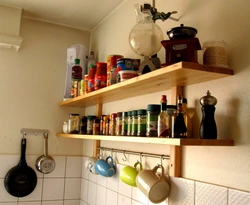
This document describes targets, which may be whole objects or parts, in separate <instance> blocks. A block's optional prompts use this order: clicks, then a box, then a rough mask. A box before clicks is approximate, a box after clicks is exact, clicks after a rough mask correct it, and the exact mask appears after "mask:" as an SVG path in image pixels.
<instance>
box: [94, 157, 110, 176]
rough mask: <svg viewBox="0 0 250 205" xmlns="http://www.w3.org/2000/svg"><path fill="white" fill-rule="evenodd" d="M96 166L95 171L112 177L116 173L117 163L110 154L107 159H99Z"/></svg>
mask: <svg viewBox="0 0 250 205" xmlns="http://www.w3.org/2000/svg"><path fill="white" fill-rule="evenodd" d="M94 167H95V172H96V173H97V174H100V175H102V176H104V177H112V176H113V175H114V174H115V165H114V163H113V158H112V157H111V156H108V157H107V158H106V159H105V160H104V159H99V160H98V161H97V162H96V163H95V165H94Z"/></svg>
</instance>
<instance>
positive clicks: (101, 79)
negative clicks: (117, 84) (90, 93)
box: [95, 62, 107, 90]
mask: <svg viewBox="0 0 250 205" xmlns="http://www.w3.org/2000/svg"><path fill="white" fill-rule="evenodd" d="M106 73H107V63H104V62H98V63H96V73H95V90H98V89H100V88H104V87H106V85H107V78H106V77H107V75H106Z"/></svg>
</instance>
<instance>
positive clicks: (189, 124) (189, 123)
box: [182, 98, 193, 138]
mask: <svg viewBox="0 0 250 205" xmlns="http://www.w3.org/2000/svg"><path fill="white" fill-rule="evenodd" d="M182 110H183V112H184V121H185V124H186V127H187V137H188V138H190V137H192V130H193V128H192V119H191V117H190V115H189V113H188V109H187V98H183V99H182Z"/></svg>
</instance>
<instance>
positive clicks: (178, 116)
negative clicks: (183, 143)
mask: <svg viewBox="0 0 250 205" xmlns="http://www.w3.org/2000/svg"><path fill="white" fill-rule="evenodd" d="M172 126H173V128H172V137H174V138H186V137H187V127H186V124H185V120H184V112H183V109H182V96H181V95H179V96H178V100H177V110H176V112H175V113H174V114H173V116H172Z"/></svg>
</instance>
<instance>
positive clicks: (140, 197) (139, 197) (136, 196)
mask: <svg viewBox="0 0 250 205" xmlns="http://www.w3.org/2000/svg"><path fill="white" fill-rule="evenodd" d="M132 199H133V200H136V201H138V202H140V203H143V204H148V201H149V200H148V198H147V197H146V196H145V195H144V194H143V193H142V192H141V191H140V189H138V188H137V187H133V188H132Z"/></svg>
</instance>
